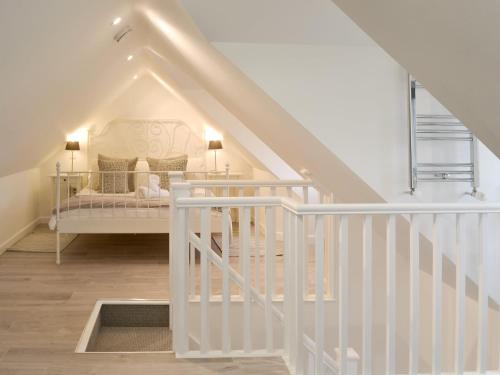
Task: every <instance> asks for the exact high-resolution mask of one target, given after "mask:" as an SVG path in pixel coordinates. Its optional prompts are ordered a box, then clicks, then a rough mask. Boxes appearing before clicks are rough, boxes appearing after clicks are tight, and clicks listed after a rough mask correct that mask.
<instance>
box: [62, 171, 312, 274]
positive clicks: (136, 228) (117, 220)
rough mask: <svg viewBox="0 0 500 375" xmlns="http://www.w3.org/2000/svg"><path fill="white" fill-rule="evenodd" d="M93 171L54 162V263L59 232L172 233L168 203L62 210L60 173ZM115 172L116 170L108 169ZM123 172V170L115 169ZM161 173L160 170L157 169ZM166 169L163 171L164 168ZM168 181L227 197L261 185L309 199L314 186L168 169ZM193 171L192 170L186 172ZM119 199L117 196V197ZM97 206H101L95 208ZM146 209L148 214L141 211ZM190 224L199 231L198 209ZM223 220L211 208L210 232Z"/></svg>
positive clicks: (303, 182)
mask: <svg viewBox="0 0 500 375" xmlns="http://www.w3.org/2000/svg"><path fill="white" fill-rule="evenodd" d="M71 173H74V174H82V175H84V174H87V175H89V174H92V173H102V172H61V165H60V163H57V165H56V209H55V211H56V212H55V219H56V228H55V230H56V236H57V242H56V263H57V264H60V263H61V243H60V235H61V234H84V233H95V234H99V233H108V234H109V233H134V234H138V233H172V232H173V223H172V222H171V217H172V213H171V211H169V212H168V214H167V211H166V210H174V209H175V207H173V206H172V204H171V205H170V207H168V208H166V207H151V208H140V207H139V208H137V205H134V204H132V205H130V206H129V205H127V208H116V209H114V208H104V210H105V211H107V212H106V215H100V214H96V215H88V214H81V212H85V211H92V210H95V209H92V208H91V209H86V208H81V207H80V206H79V207H78V208H77V209H73V210H68V211H64V210H62V208H63V207H62V201H61V183H62V176H65V175H67V174H71ZM107 173H115V172H107ZM116 173H123V172H116ZM127 173H135V174H139V173H147V174H149V173H157V172H127ZM159 173H161V172H159ZM163 173H165V172H163ZM167 173H168V176H169V179H170V183H172V184H182V183H185V184H186V186H189V189H188V190H187V191H186V196H191V194H192V191H193V189H202V191H204V195H205V196H208V192H209V191H213V190H214V189H219V190H222V191H223V196H226V197H228V196H229V193H230V191H231V190H236V191H237V194H238V195H240V196H241V195H243V191H244V189H248V188H252V189H253V190H254V191H255V194H256V195H258V194H260V193H259V192H260V191H261V189H262V188H268V189H269V191H270V193H269V194H270V195H276V194H277V189H278V188H282V189H286V193H284V194H286V195H288V196H291V195H292V194H294V193H293V189H294V188H295V189H296V188H299V189H302V192H303V193H302V194H301V195H303V199H304V201H306V202H307V201H308V196H309V194H308V191H309V188H312V187H313V184H312V182H311V181H310V180H291V181H254V180H229V179H226V180H188V181H186V180H185V178H184V172H167ZM188 173H192V172H188ZM67 188H68V195H67V196H68V197H69V195H70V194H69V185H68V187H67ZM117 200H118V201H119V198H118V197H117ZM134 201H135V202H139V201H140V198H138V197H136V198H134ZM97 210H100V209H97ZM123 210H127V211H128V212H127V214H129V213H132V215H127V216H126V217H124V216H123V215H120V214H119V213H120V212H123ZM144 212H147V215H143V214H141V213H144ZM189 219H190V227H191V231H193V232H195V233H200V232H201V224H200V222H201V220H200V212H194V213H193V214H191V215H190V218H189ZM222 227H223V220H222V215H221V214H220V213H219V212H218V211H216V210H213V211H212V215H211V223H210V228H211V232H212V233H222Z"/></svg>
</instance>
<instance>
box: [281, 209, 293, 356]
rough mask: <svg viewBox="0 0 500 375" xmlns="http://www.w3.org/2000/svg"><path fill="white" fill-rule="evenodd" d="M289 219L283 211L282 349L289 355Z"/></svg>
mask: <svg viewBox="0 0 500 375" xmlns="http://www.w3.org/2000/svg"><path fill="white" fill-rule="evenodd" d="M290 217H291V213H290V212H289V211H288V210H283V262H284V270H283V289H284V299H283V311H284V313H283V318H284V321H283V326H284V334H283V338H284V342H283V344H284V349H285V353H288V354H289V353H290V348H291V340H292V336H291V327H290V325H291V315H292V308H291V304H292V296H291V289H292V287H291V283H292V280H293V271H292V268H291V267H292V262H291V255H292V252H291V230H290Z"/></svg>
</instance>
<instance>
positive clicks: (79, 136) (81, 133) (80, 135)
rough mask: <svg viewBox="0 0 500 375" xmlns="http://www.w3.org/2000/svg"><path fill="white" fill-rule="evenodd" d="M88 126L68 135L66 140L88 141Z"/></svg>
mask: <svg viewBox="0 0 500 375" xmlns="http://www.w3.org/2000/svg"><path fill="white" fill-rule="evenodd" d="M88 132H89V131H88V130H87V128H84V127H82V128H80V129H78V130H76V131H74V132H73V133H71V134H68V135H67V136H66V142H86V141H87V136H88Z"/></svg>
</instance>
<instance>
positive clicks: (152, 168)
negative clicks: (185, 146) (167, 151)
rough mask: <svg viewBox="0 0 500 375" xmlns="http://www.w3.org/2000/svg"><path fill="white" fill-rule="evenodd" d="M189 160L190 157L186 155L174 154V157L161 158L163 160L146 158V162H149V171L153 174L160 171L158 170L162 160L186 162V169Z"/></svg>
mask: <svg viewBox="0 0 500 375" xmlns="http://www.w3.org/2000/svg"><path fill="white" fill-rule="evenodd" d="M187 159H188V156H187V155H186V154H173V155H169V156H167V157H165V158H161V159H155V158H146V161H147V162H148V165H149V170H150V171H151V172H155V171H158V169H157V168H158V163H159V162H160V161H161V160H170V161H176V160H185V162H186V167H187ZM184 170H185V169H184Z"/></svg>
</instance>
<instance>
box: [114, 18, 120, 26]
mask: <svg viewBox="0 0 500 375" xmlns="http://www.w3.org/2000/svg"><path fill="white" fill-rule="evenodd" d="M120 22H122V18H121V17H116V18H115V19H114V20H113V26H116V25H118V24H119V23H120Z"/></svg>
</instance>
